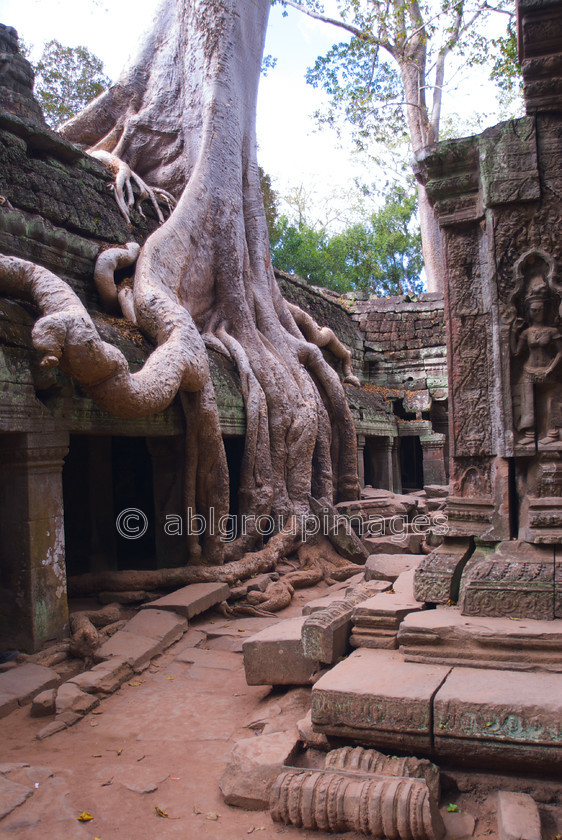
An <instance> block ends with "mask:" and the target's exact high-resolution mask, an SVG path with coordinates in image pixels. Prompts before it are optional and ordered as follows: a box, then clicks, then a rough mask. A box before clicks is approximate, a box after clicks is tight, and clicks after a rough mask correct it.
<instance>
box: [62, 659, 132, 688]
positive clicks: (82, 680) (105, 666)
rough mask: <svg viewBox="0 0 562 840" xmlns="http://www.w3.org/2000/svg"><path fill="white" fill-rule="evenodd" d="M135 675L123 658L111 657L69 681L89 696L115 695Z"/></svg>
mask: <svg viewBox="0 0 562 840" xmlns="http://www.w3.org/2000/svg"><path fill="white" fill-rule="evenodd" d="M132 675H133V669H132V668H131V666H130V665H129V663H128V662H127V660H126V659H124V658H123V657H121V656H111V657H110V658H109V659H107V660H105V661H104V662H100V663H98V665H94V667H93V668H90V670H89V671H84V672H83V673H82V674H77V675H76V676H75V677H71V679H70V680H68V682H69V683H72V684H74V685H76V686H78V688H80V689H81V690H82V691H85V692H87V693H88V694H113V692H114V691H117V689H118V688H119V686H120V685H121V684H122V683H124V682H125V681H126V680H128V679H130V678H131V676H132Z"/></svg>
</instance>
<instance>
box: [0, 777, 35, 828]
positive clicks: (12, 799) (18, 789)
mask: <svg viewBox="0 0 562 840" xmlns="http://www.w3.org/2000/svg"><path fill="white" fill-rule="evenodd" d="M32 794H33V788H31V787H27V786H26V785H21V784H19V782H12V781H10V779H6V778H4V777H3V776H2V777H0V820H1V819H3V818H4V817H6V816H7V815H8V814H10V813H11V812H12V811H13V810H14V809H15V808H17V807H18V805H22V804H23V803H24V802H25V800H26V799H29V797H30V796H31V795H32Z"/></svg>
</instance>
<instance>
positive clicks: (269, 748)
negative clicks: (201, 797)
mask: <svg viewBox="0 0 562 840" xmlns="http://www.w3.org/2000/svg"><path fill="white" fill-rule="evenodd" d="M297 749H298V737H297V733H296V732H295V731H294V730H291V731H290V732H275V733H272V734H271V735H259V736H254V737H253V738H243V739H242V740H240V741H237V742H236V744H234V746H233V748H232V751H231V753H230V756H229V759H228V764H227V765H226V769H225V771H224V773H223V775H222V778H221V780H220V782H219V788H220V791H221V793H222V795H223V797H224V801H225V802H226V804H227V805H236V806H238V807H239V808H246V809H247V810H248V811H265V810H267V809H268V808H269V797H270V793H271V788H272V785H273V782H274V781H275V779H276V778H277V776H278V775H279V773H280V772H281V771H282V769H283V766H284V764H285V763H287V762H290V761H292V760H293V758H294V756H295V754H296V752H297Z"/></svg>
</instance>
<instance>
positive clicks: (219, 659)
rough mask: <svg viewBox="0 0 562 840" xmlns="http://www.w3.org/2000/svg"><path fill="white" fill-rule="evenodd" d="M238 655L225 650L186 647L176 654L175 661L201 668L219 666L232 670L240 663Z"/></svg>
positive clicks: (224, 669) (222, 668)
mask: <svg viewBox="0 0 562 840" xmlns="http://www.w3.org/2000/svg"><path fill="white" fill-rule="evenodd" d="M240 661H241V660H240V655H239V654H238V653H232V652H230V651H227V650H203V649H201V648H188V649H187V650H183V651H181V653H178V655H177V656H176V662H186V663H188V664H190V665H198V666H200V667H202V668H219V670H221V671H234V670H235V669H236V668H238V666H239V665H240Z"/></svg>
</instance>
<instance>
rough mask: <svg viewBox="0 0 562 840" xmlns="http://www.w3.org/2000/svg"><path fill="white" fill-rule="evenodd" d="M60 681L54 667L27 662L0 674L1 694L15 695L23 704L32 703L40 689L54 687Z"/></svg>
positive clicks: (20, 703) (21, 704)
mask: <svg viewBox="0 0 562 840" xmlns="http://www.w3.org/2000/svg"><path fill="white" fill-rule="evenodd" d="M59 682H60V677H59V675H58V674H57V672H56V671H54V670H53V669H52V668H44V667H43V665H35V664H33V663H32V662H26V663H25V664H24V665H19V666H18V667H17V668H13V669H12V670H11V671H5V672H4V673H3V674H0V694H3V695H5V696H6V697H13V698H14V699H15V700H17V701H18V703H19V705H20V706H23V705H25V704H26V703H30V702H31V700H32V699H33V697H35V695H36V694H39V692H40V691H44V690H45V689H47V688H54V687H55V686H57V685H58V684H59Z"/></svg>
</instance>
